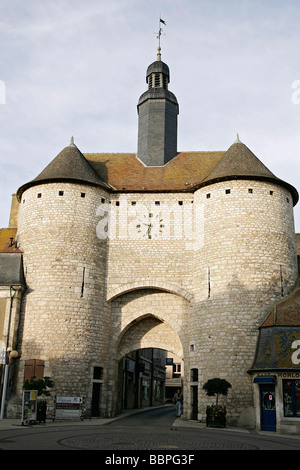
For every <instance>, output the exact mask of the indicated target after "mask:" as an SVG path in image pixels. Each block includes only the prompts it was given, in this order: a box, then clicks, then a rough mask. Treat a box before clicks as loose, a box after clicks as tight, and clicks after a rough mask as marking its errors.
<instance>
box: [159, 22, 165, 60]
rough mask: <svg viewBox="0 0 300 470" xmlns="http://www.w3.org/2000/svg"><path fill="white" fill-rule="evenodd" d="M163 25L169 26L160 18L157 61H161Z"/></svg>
mask: <svg viewBox="0 0 300 470" xmlns="http://www.w3.org/2000/svg"><path fill="white" fill-rule="evenodd" d="M161 23H162V24H164V25H166V26H167V24H166V22H165V21H164V20H162V19H161V18H159V25H158V36H157V39H158V48H157V60H161V53H160V51H161V47H160V36H161V33H162V27H161Z"/></svg>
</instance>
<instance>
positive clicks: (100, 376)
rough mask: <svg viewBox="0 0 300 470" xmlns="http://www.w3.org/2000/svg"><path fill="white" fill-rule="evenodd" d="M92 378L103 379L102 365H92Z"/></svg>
mask: <svg viewBox="0 0 300 470" xmlns="http://www.w3.org/2000/svg"><path fill="white" fill-rule="evenodd" d="M93 379H95V380H102V379H103V367H94V373H93Z"/></svg>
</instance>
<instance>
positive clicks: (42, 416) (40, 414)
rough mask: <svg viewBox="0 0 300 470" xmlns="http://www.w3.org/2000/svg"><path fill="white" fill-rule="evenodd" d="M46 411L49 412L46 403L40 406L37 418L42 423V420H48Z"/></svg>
mask: <svg viewBox="0 0 300 470" xmlns="http://www.w3.org/2000/svg"><path fill="white" fill-rule="evenodd" d="M46 413H47V406H46V405H40V406H38V409H37V415H36V420H37V421H38V422H39V423H41V422H43V423H45V422H46Z"/></svg>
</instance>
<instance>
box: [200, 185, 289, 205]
mask: <svg viewBox="0 0 300 470" xmlns="http://www.w3.org/2000/svg"><path fill="white" fill-rule="evenodd" d="M230 193H231V189H225V194H230ZM248 193H249V194H253V189H252V188H248ZM269 194H270V196H273V194H274V191H270V192H269ZM210 196H211V194H210V193H207V194H206V199H210ZM286 202H287V203H289V202H290V199H289V198H288V197H287V198H286Z"/></svg>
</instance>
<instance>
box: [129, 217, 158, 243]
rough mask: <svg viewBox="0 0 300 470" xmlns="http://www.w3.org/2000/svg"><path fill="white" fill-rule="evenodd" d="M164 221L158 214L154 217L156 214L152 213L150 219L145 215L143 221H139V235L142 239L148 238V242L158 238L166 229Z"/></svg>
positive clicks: (137, 227)
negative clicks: (164, 228)
mask: <svg viewBox="0 0 300 470" xmlns="http://www.w3.org/2000/svg"><path fill="white" fill-rule="evenodd" d="M162 221H163V219H161V218H160V217H159V215H158V214H157V215H156V216H154V214H152V213H150V214H149V216H148V217H147V216H146V215H144V217H143V218H142V219H138V222H139V223H138V224H137V225H136V229H137V233H138V234H139V236H140V237H141V238H148V240H151V239H153V238H158V237H159V234H160V233H162V229H163V227H164V225H163V224H162Z"/></svg>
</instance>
